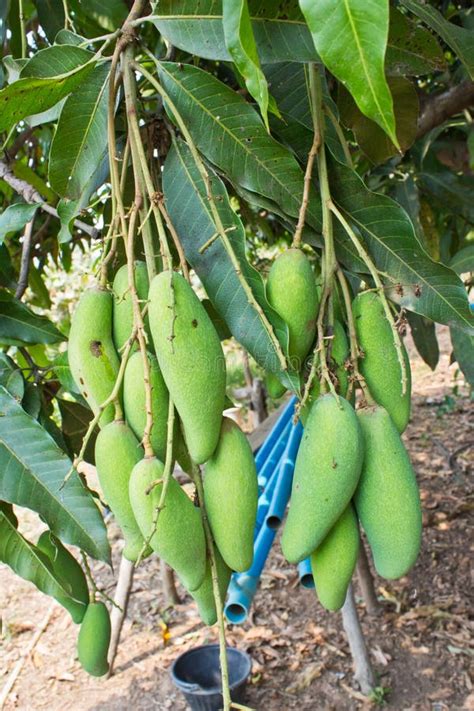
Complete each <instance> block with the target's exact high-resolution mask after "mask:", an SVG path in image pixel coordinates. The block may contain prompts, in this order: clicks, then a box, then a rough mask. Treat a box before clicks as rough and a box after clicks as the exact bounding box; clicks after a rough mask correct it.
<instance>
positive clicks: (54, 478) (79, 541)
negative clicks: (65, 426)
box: [0, 386, 110, 562]
mask: <svg viewBox="0 0 474 711" xmlns="http://www.w3.org/2000/svg"><path fill="white" fill-rule="evenodd" d="M70 468H71V462H70V460H69V458H68V457H67V456H66V455H65V454H64V452H63V451H62V450H61V449H60V448H59V447H58V446H57V444H56V443H55V442H54V440H53V439H52V438H51V437H50V435H49V434H48V433H47V432H46V431H45V430H44V429H43V427H42V426H41V425H40V424H39V422H37V421H36V420H35V419H33V418H32V417H30V415H27V414H26V412H25V411H24V410H23V408H22V407H21V405H19V404H18V403H17V402H16V400H15V399H14V398H12V397H11V395H10V394H9V393H8V392H7V391H6V390H5V388H3V387H1V386H0V498H1V499H3V500H5V501H8V502H9V503H13V504H18V505H19V506H26V507H27V508H30V509H33V510H34V511H36V512H37V513H39V514H40V516H41V517H42V518H43V519H44V520H45V521H46V522H47V524H48V526H49V528H50V529H51V531H52V532H53V533H54V534H55V535H56V536H57V537H58V538H60V539H61V540H62V541H64V542H65V543H71V544H72V545H75V546H78V547H79V548H82V549H83V550H85V551H86V552H87V553H88V554H89V555H91V556H93V557H94V558H99V559H100V560H104V561H107V562H108V561H109V559H110V549H109V544H108V541H107V534H106V530H105V526H104V522H103V520H102V517H101V515H100V513H99V510H98V508H97V506H96V505H95V503H94V500H93V498H92V496H91V495H90V493H89V492H88V491H87V489H86V488H85V487H84V486H83V484H82V482H81V480H80V478H79V476H78V475H77V473H76V472H73V474H72V476H71V477H70V479H69V480H68V481H67V483H66V484H65V485H64V486H63V487H62V485H63V482H64V479H65V477H66V475H67V474H68V472H69V471H70ZM61 487H62V488H61Z"/></svg>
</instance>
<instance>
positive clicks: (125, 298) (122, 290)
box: [112, 261, 153, 352]
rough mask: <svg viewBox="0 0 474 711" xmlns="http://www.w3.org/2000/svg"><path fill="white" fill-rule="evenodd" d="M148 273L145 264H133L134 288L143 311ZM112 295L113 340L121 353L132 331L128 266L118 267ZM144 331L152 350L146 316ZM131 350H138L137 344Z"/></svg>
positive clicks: (138, 262)
mask: <svg viewBox="0 0 474 711" xmlns="http://www.w3.org/2000/svg"><path fill="white" fill-rule="evenodd" d="M149 286H150V285H149V281H148V271H147V267H146V264H145V262H140V261H136V262H135V288H136V290H137V294H138V298H139V299H140V307H141V309H142V310H143V308H144V306H145V304H146V301H147V299H148V289H149ZM112 291H113V294H114V308H113V339H114V343H115V348H116V349H117V351H119V352H120V351H121V350H122V348H123V347H124V346H125V344H126V342H127V341H128V339H129V338H130V336H131V334H132V331H133V303H132V295H131V293H130V289H129V286H128V265H127V264H124V265H123V266H121V267H120V269H119V270H118V272H117V274H116V275H115V278H114V283H113V285H112ZM144 320H145V330H146V332H147V335H148V347H149V348H152V347H153V346H152V343H151V338H150V335H149V333H150V332H149V323H148V315H147V316H145V319H144ZM132 348H133V350H136V349H137V348H138V345H137V342H135V343H134V345H133V347H132Z"/></svg>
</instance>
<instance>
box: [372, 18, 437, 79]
mask: <svg viewBox="0 0 474 711" xmlns="http://www.w3.org/2000/svg"><path fill="white" fill-rule="evenodd" d="M385 65H386V70H387V73H388V74H401V75H405V76H420V75H422V74H429V73H430V72H433V71H442V70H443V69H445V67H446V60H445V58H444V56H443V50H442V48H441V46H440V44H439V42H438V40H437V39H436V37H435V36H434V35H433V34H431V32H429V31H428V30H425V29H424V28H423V27H421V26H419V25H417V24H416V23H415V22H412V20H410V19H409V18H408V17H407V16H406V15H403V14H402V13H401V12H399V11H398V10H396V9H395V8H393V7H392V8H390V29H389V34H388V44H387V54H386V55H385Z"/></svg>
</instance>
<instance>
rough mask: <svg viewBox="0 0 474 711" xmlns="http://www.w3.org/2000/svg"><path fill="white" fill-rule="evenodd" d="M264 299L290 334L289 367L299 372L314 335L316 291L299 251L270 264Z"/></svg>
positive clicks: (291, 250)
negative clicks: (265, 297)
mask: <svg viewBox="0 0 474 711" xmlns="http://www.w3.org/2000/svg"><path fill="white" fill-rule="evenodd" d="M266 293H267V299H268V302H269V304H270V306H273V308H274V309H275V311H276V312H277V313H278V314H279V315H280V316H281V318H282V319H283V320H284V321H285V323H286V324H287V326H288V331H289V336H290V340H289V348H288V352H289V356H290V362H291V365H292V368H293V369H294V370H296V371H298V370H301V368H302V366H303V362H304V359H305V358H306V356H307V355H308V352H309V349H310V348H311V345H312V343H313V341H314V337H315V335H316V318H317V315H318V305H319V298H318V291H317V288H316V280H315V275H314V273H313V269H312V267H311V264H310V262H309V260H308V258H307V256H306V255H305V254H304V252H302V251H301V250H300V249H287V250H286V251H285V252H283V254H280V256H279V257H277V259H275V261H274V262H273V264H272V266H271V269H270V272H269V274H268V280H267V289H266Z"/></svg>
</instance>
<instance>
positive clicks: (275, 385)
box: [265, 373, 287, 400]
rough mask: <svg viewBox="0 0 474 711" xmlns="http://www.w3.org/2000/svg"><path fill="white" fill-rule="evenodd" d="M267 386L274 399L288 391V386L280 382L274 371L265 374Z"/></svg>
mask: <svg viewBox="0 0 474 711" xmlns="http://www.w3.org/2000/svg"><path fill="white" fill-rule="evenodd" d="M265 387H266V389H267V393H268V394H269V396H270V397H271V398H272V399H273V400H278V399H279V398H280V397H282V395H284V394H285V393H286V391H287V388H286V387H285V386H284V385H283V384H282V383H280V381H279V380H278V378H277V376H276V375H275V374H274V373H266V374H265Z"/></svg>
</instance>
